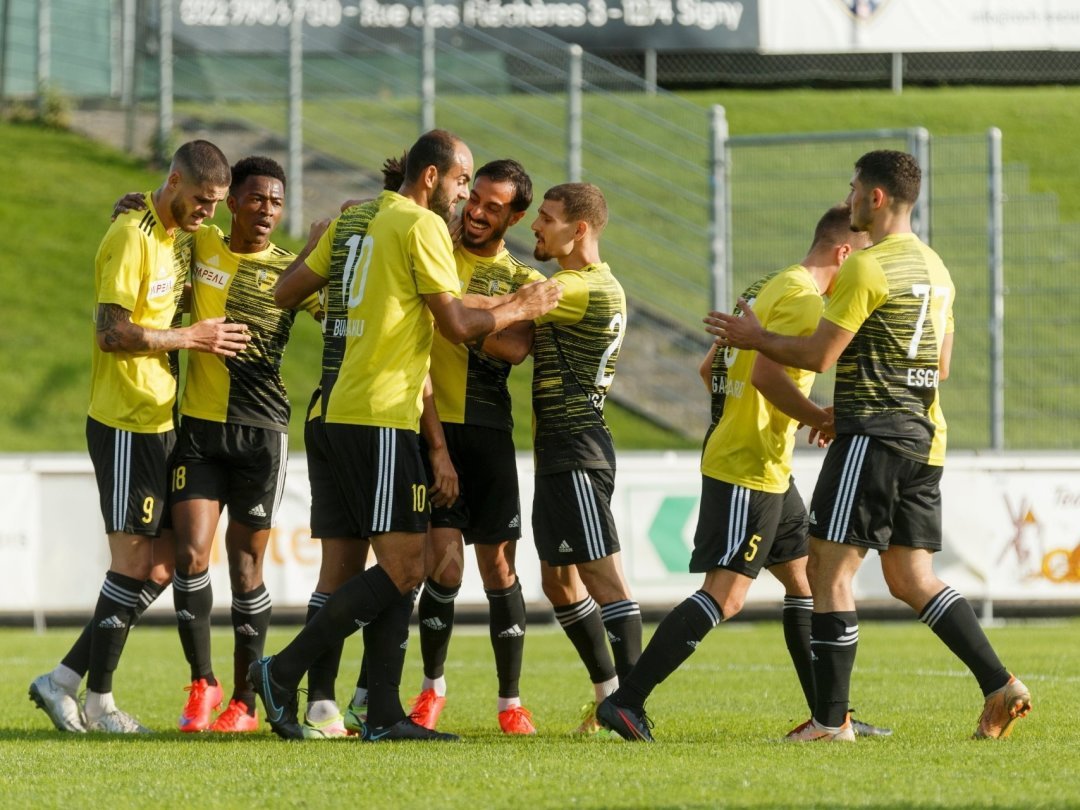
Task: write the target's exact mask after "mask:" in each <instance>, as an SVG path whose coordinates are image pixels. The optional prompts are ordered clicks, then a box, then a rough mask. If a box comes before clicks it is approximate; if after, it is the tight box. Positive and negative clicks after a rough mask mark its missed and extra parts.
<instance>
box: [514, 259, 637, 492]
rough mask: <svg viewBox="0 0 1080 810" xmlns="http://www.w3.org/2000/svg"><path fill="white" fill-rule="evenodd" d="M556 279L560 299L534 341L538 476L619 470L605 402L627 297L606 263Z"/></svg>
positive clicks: (622, 330) (541, 322) (623, 327)
mask: <svg viewBox="0 0 1080 810" xmlns="http://www.w3.org/2000/svg"><path fill="white" fill-rule="evenodd" d="M552 278H553V279H555V280H557V281H559V282H560V283H561V284H562V286H563V294H562V298H561V299H560V300H559V305H558V306H557V307H556V308H555V309H553V310H552V311H551V312H549V313H548V314H547V315H544V316H543V317H541V318H538V319H537V320H536V336H535V338H534V340H533V356H534V365H533V386H532V389H533V419H534V425H533V430H534V437H533V448H534V453H535V457H536V472H537V474H544V473H554V472H562V471H565V470H574V469H615V447H614V445H613V444H612V441H611V433H610V432H609V431H608V427H607V423H606V422H605V421H604V400H605V399H606V398H607V393H608V389H609V388H610V387H611V382H612V380H613V379H614V378H615V361H616V360H618V357H619V347H620V346H621V345H622V341H623V335H624V334H625V332H626V297H625V296H624V295H623V289H622V286H621V285H620V284H619V282H618V281H617V280H616V279H615V277H614V276H613V275H612V274H611V269H610V268H609V267H608V266H607V265H606V264H603V263H601V264H590V265H587V266H586V267H583V268H582V269H580V270H561V271H559V272H558V273H556V274H555V275H554V276H552Z"/></svg>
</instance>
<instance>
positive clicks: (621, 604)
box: [600, 599, 641, 681]
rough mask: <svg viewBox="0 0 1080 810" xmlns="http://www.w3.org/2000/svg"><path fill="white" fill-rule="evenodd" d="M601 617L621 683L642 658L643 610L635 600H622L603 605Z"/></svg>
mask: <svg viewBox="0 0 1080 810" xmlns="http://www.w3.org/2000/svg"><path fill="white" fill-rule="evenodd" d="M600 617H601V620H602V621H603V622H604V630H605V631H606V632H607V637H608V642H610V644H611V655H612V657H613V658H614V659H615V673H616V674H617V675H618V676H619V680H620V681H621V680H622V679H623V678H625V677H626V676H627V675H629V674H630V670H631V669H633V668H634V664H636V663H637V660H638V658H640V657H641V608H640V607H639V606H638V603H637V602H635V601H634V600H633V599H622V600H620V601H618V602H609V603H608V604H606V605H601V606H600Z"/></svg>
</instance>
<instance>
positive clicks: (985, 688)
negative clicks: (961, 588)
mask: <svg viewBox="0 0 1080 810" xmlns="http://www.w3.org/2000/svg"><path fill="white" fill-rule="evenodd" d="M919 621H921V622H923V623H924V624H926V625H927V626H928V627H929V628H930V629H931V630H933V631H934V632H935V633H936V634H937V637H938V638H940V639H941V640H942V641H944V642H945V646H946V647H948V648H949V649H950V650H952V652H953V655H955V656H956V657H957V658H959V659H960V660H961V661H963V662H964V665H965V666H966V667H967V668H968V669H970V670H971V674H972V675H974V676H975V679H976V680H977V681H978V682H979V688H980V689H982V693H983V695H989V694H990V693H991V692H994V691H996V690H998V689H1000V688H1001V687H1003V686H1004V685H1005V684H1007V683H1008V682H1009V672H1008V670H1007V669H1005V667H1004V665H1003V664H1002V663H1001V659H999V658H998V656H997V653H996V652H994V648H993V647H992V646H991V644H990V639H988V638H987V637H986V633H984V632H983V629H982V627H981V626H980V625H979V620H978V619H977V618H976V617H975V611H974V610H972V608H971V603H970V602H968V600H967V599H965V598H964V597H962V596H961V595H960V594H959V593H957V592H956V591H954V590H953V589H952V588H949V587H946V588H945V589H944V590H942V591H941V592H940V593H938V594H937V596H935V597H934V598H933V599H931V600H930V601H929V602H927V603H926V606H925V607H924V608H923V609H922V612H921V613H920V614H919Z"/></svg>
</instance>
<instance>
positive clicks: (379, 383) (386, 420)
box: [324, 191, 461, 432]
mask: <svg viewBox="0 0 1080 810" xmlns="http://www.w3.org/2000/svg"><path fill="white" fill-rule="evenodd" d="M379 199H380V207H379V212H378V214H376V215H375V217H374V218H373V219H372V220H371V223H370V224H369V225H368V229H367V234H366V235H365V236H364V238H363V240H362V242H361V245H360V254H359V256H358V257H357V260H356V263H355V264H354V265H353V266H352V267H351V268H346V272H345V275H344V278H343V279H342V290H343V291H344V293H345V294H346V295H347V296H348V298H347V301H348V305H349V312H348V317H347V319H346V322H345V329H344V331H345V354H344V356H343V358H342V361H341V369H340V371H339V373H338V378H337V382H335V383H334V389H333V391H331V392H330V395H329V397H328V398H327V400H326V415H325V417H324V420H325V421H326V422H328V423H342V424H350V425H369V426H371V427H389V428H399V429H402V430H413V431H416V432H419V430H420V412H421V410H422V408H423V392H424V378H425V377H426V376H427V372H428V366H429V364H430V361H431V339H432V333H433V332H434V331H435V329H434V322H433V320H432V317H431V312H430V311H429V310H428V308H427V304H426V303H425V301H424V298H423V296H425V295H433V294H436V293H443V292H445V293H450V294H451V295H453V296H455V297H457V296H460V294H461V283H460V282H459V281H458V278H457V272H456V270H455V266H454V246H453V243H452V242H451V241H450V232H449V231H448V230H447V229H446V222H445V221H444V220H443V219H442V218H441V217H440V216H439V215H438V214H436V213H434V212H432V211H429V210H428V209H427V208H423V207H421V206H419V205H417V204H416V203H415V202H413V201H412V200H410V199H407V198H406V197H403V196H401V195H400V194H398V193H396V192H393V191H384V192H383V193H382V194H381V195H380V198H379Z"/></svg>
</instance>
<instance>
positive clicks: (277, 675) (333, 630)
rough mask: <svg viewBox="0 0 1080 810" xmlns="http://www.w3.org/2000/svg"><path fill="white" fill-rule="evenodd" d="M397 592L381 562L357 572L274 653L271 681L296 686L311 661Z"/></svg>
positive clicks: (363, 622)
mask: <svg viewBox="0 0 1080 810" xmlns="http://www.w3.org/2000/svg"><path fill="white" fill-rule="evenodd" d="M400 595H401V594H400V592H399V591H398V589H397V586H396V585H395V584H394V581H393V580H392V579H390V577H389V575H388V574H387V573H386V571H384V570H383V568H382V566H380V565H373V566H372V567H371V568H369V569H367V570H366V571H363V572H361V573H359V574H357V575H356V576H355V577H353V578H352V579H350V580H349V581H348V582H346V583H345V584H344V585H342V586H341V587H340V588H338V589H337V590H336V591H334V593H333V594H332V595H331V596H330V598H329V599H327V600H326V604H325V605H323V607H322V610H320V611H319V612H318V613H316V614H315V616H314V617H313V618H312V620H311V621H310V622H308V623H307V624H306V625H305V626H304V629H303V630H301V631H300V633H299V634H298V635H297V636H296V638H294V639H293V640H292V641H291V642H289V644H288V645H287V646H286V647H285V649H283V650H282V651H281V652H279V653H278V654H277V655H275V656H274V663H273V665H272V667H271V672H272V674H273V676H274V680H275V681H276V682H277V683H278V685H280V686H283V687H285V688H286V689H295V688H296V687H297V685H298V684H299V683H300V679H301V678H303V677H304V673H305V672H306V671H307V668H308V667H309V666H310V665H311V662H312V661H314V660H315V659H317V658H318V657H319V656H320V655H322V654H323V653H325V652H326V651H327V650H328V649H330V647H332V646H333V645H335V644H338V643H340V642H342V641H343V640H344V639H346V638H348V637H349V636H350V635H352V634H353V633H355V632H356V631H357V630H358V629H360V628H362V627H365V626H366V625H368V624H370V623H371V622H373V621H374V620H375V618H376V617H377V616H378V615H379V614H380V613H382V612H383V610H385V609H386V608H387V607H388V606H389V605H391V604H393V603H394V601H395V600H396V599H397V598H398V597H399V596H400Z"/></svg>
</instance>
